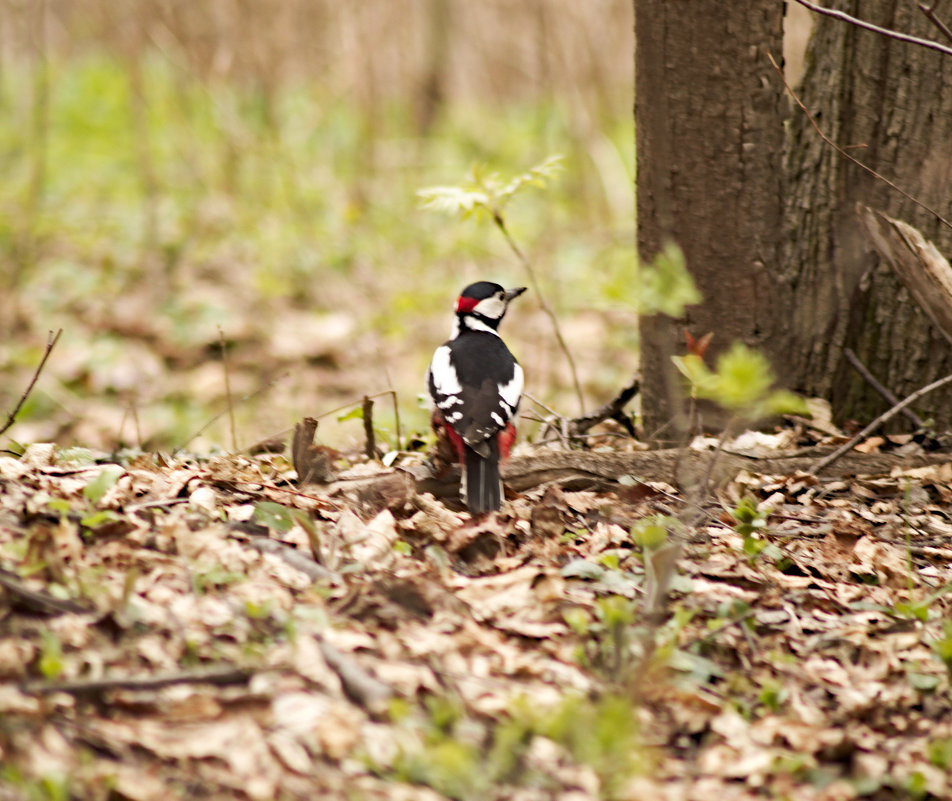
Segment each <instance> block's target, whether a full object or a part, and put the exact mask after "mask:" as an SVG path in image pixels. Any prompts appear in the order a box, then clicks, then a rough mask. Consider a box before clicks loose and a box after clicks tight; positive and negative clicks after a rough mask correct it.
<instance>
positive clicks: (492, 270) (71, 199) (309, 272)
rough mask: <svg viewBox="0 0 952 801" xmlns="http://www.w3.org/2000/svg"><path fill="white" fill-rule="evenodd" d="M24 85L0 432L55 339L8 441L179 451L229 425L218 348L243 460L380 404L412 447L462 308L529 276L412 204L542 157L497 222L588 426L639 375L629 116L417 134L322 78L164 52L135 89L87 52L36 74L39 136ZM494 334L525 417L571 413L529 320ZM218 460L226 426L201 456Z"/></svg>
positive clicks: (126, 70) (150, 59)
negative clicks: (41, 114)
mask: <svg viewBox="0 0 952 801" xmlns="http://www.w3.org/2000/svg"><path fill="white" fill-rule="evenodd" d="M36 69H40V68H38V67H33V68H32V70H31V69H30V68H29V67H28V66H27V65H24V64H20V65H17V64H13V66H12V67H11V66H8V67H7V68H6V70H5V74H4V83H3V85H4V91H3V96H2V104H0V169H2V170H3V174H4V176H5V179H4V181H3V182H2V184H0V220H2V222H0V246H2V247H0V259H2V266H3V269H2V275H3V279H2V292H3V296H4V301H3V306H4V308H3V315H2V321H0V329H2V330H3V335H4V336H3V339H2V342H0V369H2V370H3V372H4V374H5V375H6V376H8V377H9V378H10V379H11V380H8V381H5V382H4V386H3V387H2V388H0V410H6V409H8V408H12V406H13V405H14V404H15V402H16V399H17V397H18V396H19V393H20V392H21V391H22V388H23V386H25V384H26V381H27V380H28V378H29V374H30V371H31V368H32V365H33V364H34V363H35V362H36V361H37V360H38V357H39V354H40V353H41V351H42V344H43V342H45V339H46V332H47V331H48V330H52V329H56V328H59V327H62V328H64V331H65V333H64V338H63V342H62V344H61V346H60V347H59V348H58V350H57V352H56V353H55V354H54V357H53V358H52V359H51V361H50V365H49V367H48V369H47V371H46V373H45V374H44V377H43V379H42V380H41V383H40V386H39V388H38V390H37V392H36V394H35V396H34V397H33V398H31V402H30V403H29V404H28V406H27V408H26V409H25V410H24V414H23V417H22V420H21V422H20V423H18V426H17V428H15V429H12V430H11V431H10V432H9V433H10V435H11V436H13V437H14V438H17V439H25V440H32V439H58V440H60V441H63V442H64V444H66V443H70V442H79V443H80V444H85V445H93V446H99V447H107V448H108V447H116V446H117V445H119V444H140V445H146V446H150V447H175V446H180V445H184V444H185V443H186V442H188V441H189V437H190V436H191V435H192V434H193V433H194V432H195V431H196V430H197V429H198V428H199V427H201V425H202V424H203V423H204V422H206V421H207V420H208V419H209V418H210V417H211V416H212V415H213V414H216V413H218V412H220V411H221V410H222V409H223V408H224V405H225V404H226V399H225V396H224V382H223V380H222V369H221V349H220V347H219V341H220V339H221V340H223V341H224V342H225V346H226V350H227V353H228V358H229V366H230V369H231V370H232V371H233V373H234V375H233V385H234V393H235V396H236V397H238V396H242V395H245V394H248V393H252V392H255V391H259V390H261V391H260V393H259V395H258V396H256V397H255V398H254V399H252V400H250V401H248V402H246V403H243V404H241V405H240V406H239V408H238V410H237V414H238V418H239V423H240V427H241V430H242V436H241V438H240V439H241V440H242V443H241V444H244V445H247V444H250V442H252V441H254V440H256V439H260V438H264V437H266V436H269V435H271V434H274V433H277V432H279V431H281V430H284V429H286V428H287V427H288V426H289V425H291V424H292V423H293V422H294V420H295V419H297V418H298V417H300V416H301V415H303V414H316V413H319V412H320V411H322V410H325V409H329V408H332V407H334V406H337V405H340V404H341V403H343V402H346V401H348V400H350V399H357V398H359V397H360V396H361V395H363V394H365V393H369V392H375V391H379V390H381V389H385V388H387V386H389V385H392V386H393V387H394V388H395V389H396V390H397V391H398V393H399V396H400V402H401V410H402V412H403V417H404V423H405V425H406V426H407V427H408V428H409V429H415V430H418V431H422V430H424V429H425V427H426V423H425V415H424V413H423V411H422V410H420V409H419V408H418V406H417V403H416V401H415V399H414V395H415V394H416V393H417V392H420V391H421V390H422V378H421V376H422V372H423V370H424V369H425V366H426V363H427V361H428V359H429V355H430V353H431V352H432V349H433V347H435V345H437V344H439V342H440V341H442V339H443V338H445V333H446V331H447V330H448V327H449V316H450V308H451V303H452V300H453V298H454V297H455V293H456V292H457V291H458V290H459V288H460V287H461V286H462V285H463V284H465V283H466V282H468V281H470V280H475V279H477V278H482V277H494V278H497V279H499V280H502V281H504V282H510V283H524V282H525V276H522V275H520V271H519V267H518V264H517V263H516V262H515V261H514V259H513V258H512V256H511V254H509V252H508V251H507V249H506V247H505V244H504V243H503V242H502V241H501V240H500V239H499V237H498V235H497V234H496V232H494V231H493V230H492V228H491V226H489V225H487V224H479V223H475V222H466V223H459V222H457V221H454V220H451V219H448V218H443V217H440V216H439V215H434V214H431V213H427V212H423V211H421V210H419V209H418V207H417V206H418V204H417V199H416V197H415V192H416V191H417V190H418V189H420V188H422V187H425V186H429V185H433V184H447V183H453V182H455V181H457V180H459V179H460V178H462V176H463V174H464V173H465V172H466V170H467V169H468V168H469V167H470V165H471V164H473V163H475V162H479V163H485V164H488V165H489V166H490V167H491V168H493V169H499V170H500V171H502V172H507V173H508V172H515V171H521V170H522V169H524V168H526V167H528V166H529V165H531V164H534V163H536V162H538V161H540V160H541V159H543V158H544V157H546V156H547V155H549V154H551V153H561V154H563V155H564V157H565V161H564V164H565V168H566V169H565V172H564V173H563V175H562V177H561V179H560V180H558V181H556V182H555V183H554V184H553V186H552V188H551V189H547V190H546V191H544V192H538V193H531V194H528V195H526V196H525V197H521V198H520V199H519V200H518V202H516V203H515V204H513V206H512V207H511V209H510V211H509V215H510V217H509V225H510V227H511V229H512V231H513V233H514V235H515V236H516V238H517V239H518V240H519V241H520V243H521V244H522V245H523V247H524V249H525V250H526V251H527V252H528V254H529V255H530V258H531V259H532V260H533V261H534V263H535V264H536V265H537V270H538V271H539V273H540V276H542V280H543V286H544V288H545V290H546V291H547V293H549V299H550V301H551V302H552V303H553V305H554V306H555V308H556V309H557V310H558V312H559V315H560V319H563V320H564V324H565V325H566V326H567V330H568V333H569V336H570V337H572V335H573V331H574V332H575V336H574V337H572V338H573V344H574V345H575V347H576V348H577V350H578V351H579V352H578V354H577V358H579V360H580V363H581V364H582V365H583V370H582V374H583V380H584V383H585V388H586V391H587V393H588V395H589V399H590V403H592V404H594V403H595V402H601V401H602V400H604V399H605V397H607V396H608V395H610V394H611V393H612V392H613V391H614V390H615V389H616V388H617V386H618V385H619V382H621V381H623V380H625V379H626V378H627V377H628V376H629V375H630V373H631V371H632V370H633V369H634V367H635V354H634V345H635V333H634V332H635V329H636V322H635V317H634V301H635V290H634V284H635V281H634V275H633V270H634V219H633V209H632V207H633V199H632V197H631V190H632V180H633V171H634V167H633V150H634V143H633V122H632V120H631V115H630V114H622V115H617V116H612V115H610V114H606V115H604V118H602V119H599V120H598V121H597V122H598V125H597V126H592V125H589V126H585V127H584V130H580V126H579V125H578V124H577V115H576V114H575V112H574V111H573V109H572V108H571V107H570V106H569V104H570V100H568V99H566V98H565V97H556V96H552V97H540V98H538V99H535V100H533V101H532V102H529V101H526V100H524V99H523V100H520V101H510V102H505V103H498V102H497V103H492V102H486V101H478V100H474V99H470V100H468V101H465V102H455V103H452V104H448V105H446V106H445V107H444V109H443V111H442V113H441V114H440V115H439V116H438V117H437V119H436V122H435V124H434V125H433V126H432V128H430V129H429V130H428V131H427V132H426V135H421V133H420V132H419V130H418V125H417V122H416V120H415V117H414V112H413V108H412V107H411V104H410V103H409V101H406V100H404V101H402V102H401V101H399V100H398V99H389V100H387V99H383V100H381V101H380V103H379V104H378V105H376V106H375V107H374V108H373V110H372V113H368V110H367V107H366V105H362V104H359V103H356V102H352V101H351V100H350V99H349V97H348V96H347V95H346V93H345V94H342V93H340V92H331V91H330V90H328V89H327V88H326V87H322V86H321V85H320V84H319V83H318V82H314V81H285V82H283V83H282V84H281V85H279V86H278V87H277V88H274V89H272V90H271V91H270V92H269V93H268V94H267V96H265V95H264V94H263V93H262V89H261V87H257V86H255V85H254V84H253V83H247V82H240V81H222V82H218V83H216V82H214V81H201V80H198V79H196V78H194V77H192V76H191V75H189V74H188V73H187V72H184V71H182V70H181V69H178V68H177V67H176V66H175V65H173V64H171V63H170V62H169V61H168V60H167V59H164V58H162V57H161V56H159V55H151V56H144V57H142V58H141V59H139V60H138V61H137V67H136V69H135V70H130V67H129V64H128V62H126V61H123V60H120V59H118V58H116V57H115V56H111V55H108V54H105V53H99V54H96V53H92V54H90V53H86V54H84V55H81V56H73V57H70V58H68V59H63V60H56V59H51V60H50V61H49V62H47V64H46V67H45V74H44V75H42V76H41V77H43V78H45V81H46V84H45V86H46V88H47V90H48V96H47V98H46V115H47V116H46V119H45V121H43V122H38V121H37V116H36V114H37V108H38V105H37V103H38V101H37V96H38V95H37V93H38V91H39V90H38V89H37V86H38V83H37V74H36ZM17 70H19V72H18V71H17ZM625 107H626V108H630V105H627V106H625ZM38 132H39V133H41V134H42V136H37V134H38ZM520 303H522V301H520ZM322 321H324V322H326V323H327V324H326V325H322ZM573 321H577V322H578V325H574V326H573ZM312 323H313V324H312ZM506 335H507V339H509V340H510V341H511V342H512V345H513V348H514V350H515V351H516V352H517V353H518V354H519V355H520V356H521V358H522V361H523V362H524V363H526V364H527V365H528V366H530V390H531V391H532V392H533V394H534V395H536V396H537V397H540V398H542V399H544V400H546V401H547V402H550V403H554V404H556V405H557V406H558V405H559V404H562V403H565V406H566V408H565V411H566V412H567V413H574V411H575V409H574V408H572V403H571V400H570V398H571V394H570V392H568V383H569V382H568V376H567V373H566V371H565V369H564V366H562V365H561V364H560V362H559V355H558V353H557V351H556V349H555V348H554V343H552V342H551V341H550V340H551V339H552V337H551V332H550V331H549V330H548V329H547V328H546V325H545V323H544V321H543V320H542V319H541V317H540V315H539V314H538V310H537V306H535V305H534V302H533V301H532V300H531V299H529V300H528V301H527V302H526V303H524V304H523V306H522V308H520V309H519V310H518V312H516V311H514V312H513V315H512V318H511V320H507V331H506ZM277 339H280V340H281V343H282V344H281V345H280V347H278V346H276V345H275V343H276V340H277ZM283 372H289V373H290V375H289V376H287V377H285V378H283V379H279V380H278V381H277V383H276V384H275V385H274V387H272V388H269V389H264V390H262V388H263V387H264V386H265V385H266V384H267V382H269V381H271V380H274V379H276V378H277V377H278V376H279V375H281V374H282V373H283ZM382 414H386V413H384V412H382ZM382 422H384V424H385V425H386V422H385V421H382ZM133 423H134V425H133ZM332 429H333V427H331V429H324V430H323V431H322V433H323V435H324V436H325V437H327V438H329V439H331V440H332V441H333V440H335V439H336V440H337V442H338V444H346V442H347V441H348V440H349V439H350V438H355V439H356V438H357V437H358V436H359V424H358V425H356V426H355V427H354V428H353V429H345V430H344V431H337V432H335V431H333V430H332ZM406 433H407V432H406V431H404V435H406ZM215 443H217V444H221V445H225V444H226V443H227V435H226V426H225V423H224V422H221V423H219V424H216V426H213V427H211V428H210V429H209V430H208V431H207V432H205V435H204V439H203V440H202V441H201V443H200V444H202V445H204V446H209V445H213V444H215ZM194 445H195V443H193V446H194Z"/></svg>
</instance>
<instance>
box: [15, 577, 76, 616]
mask: <svg viewBox="0 0 952 801" xmlns="http://www.w3.org/2000/svg"><path fill="white" fill-rule="evenodd" d="M0 587H3V588H4V589H5V590H6V591H7V592H8V593H10V595H12V596H13V597H14V598H15V599H16V600H17V602H18V603H19V604H20V605H22V606H24V607H26V608H27V609H29V610H30V611H31V612H34V613H36V614H40V615H66V614H83V613H84V612H89V611H90V610H89V609H87V608H86V607H84V606H80V605H79V604H77V603H75V602H73V601H69V600H64V599H62V598H55V597H54V596H52V595H50V594H49V593H47V592H43V591H42V590H31V589H30V588H29V587H27V586H26V585H25V584H24V583H23V581H22V580H21V579H20V577H19V576H17V575H16V574H14V573H11V572H9V571H8V570H0Z"/></svg>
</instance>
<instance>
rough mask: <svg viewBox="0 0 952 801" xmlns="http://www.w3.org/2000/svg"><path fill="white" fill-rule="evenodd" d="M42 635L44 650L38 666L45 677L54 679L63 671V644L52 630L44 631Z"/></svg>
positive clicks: (49, 679)
mask: <svg viewBox="0 0 952 801" xmlns="http://www.w3.org/2000/svg"><path fill="white" fill-rule="evenodd" d="M41 636H42V637H43V652H42V654H40V659H39V662H38V663H37V666H38V667H39V669H40V673H42V674H43V678H45V679H47V680H48V681H52V680H53V679H56V678H58V677H59V676H60V674H61V673H62V672H63V667H64V664H63V646H62V645H61V644H60V641H59V639H57V637H56V635H55V634H53V633H52V632H49V631H43V632H41Z"/></svg>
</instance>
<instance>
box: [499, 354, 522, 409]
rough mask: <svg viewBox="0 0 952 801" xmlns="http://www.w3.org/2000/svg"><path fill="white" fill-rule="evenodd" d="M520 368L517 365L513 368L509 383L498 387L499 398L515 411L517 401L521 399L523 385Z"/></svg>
mask: <svg viewBox="0 0 952 801" xmlns="http://www.w3.org/2000/svg"><path fill="white" fill-rule="evenodd" d="M524 380H525V379H524V376H523V372H522V367H521V366H520V365H519V364H518V363H517V364H515V365H514V366H513V372H512V378H511V379H509V382H508V383H506V384H502V385H501V386H500V387H499V396H500V397H501V398H502V399H503V400H504V401H505V402H506V405H507V406H508V407H509V408H510V409H512V410H513V411H515V409H516V407H517V406H518V405H519V399H520V398H521V397H522V387H523V383H524Z"/></svg>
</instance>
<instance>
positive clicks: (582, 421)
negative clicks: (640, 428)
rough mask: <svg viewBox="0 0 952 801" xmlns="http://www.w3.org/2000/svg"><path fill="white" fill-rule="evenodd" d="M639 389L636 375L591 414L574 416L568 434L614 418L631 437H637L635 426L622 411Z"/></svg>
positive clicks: (579, 432)
mask: <svg viewBox="0 0 952 801" xmlns="http://www.w3.org/2000/svg"><path fill="white" fill-rule="evenodd" d="M640 391H641V381H639V380H638V378H637V377H635V378H633V379H632V380H631V383H630V384H628V386H626V387H623V388H622V390H621V392H619V393H618V394H617V395H616V396H615V397H614V398H612V399H611V400H610V401H609V402H608V403H606V404H605V405H604V406H601V407H599V408H598V409H596V410H595V411H594V412H592V413H591V414H587V415H585V416H584V417H576V418H575V419H574V420H570V421H569V434H570V435H579V434H584V433H585V432H586V431H588V430H589V429H590V428H592V427H593V426H595V425H597V424H598V423H601V422H602V421H603V420H614V421H615V422H617V423H618V424H619V425H621V426H622V428H624V429H625V431H627V432H628V433H629V434H630V435H631V436H632V437H637V432H636V431H635V427H634V426H633V425H632V423H631V420H630V419H629V418H628V417H627V416H626V415H625V414H624V413H623V410H624V408H625V406H627V405H628V403H629V401H631V399H632V398H634V397H635V395H637V394H638V393H639V392H640Z"/></svg>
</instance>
